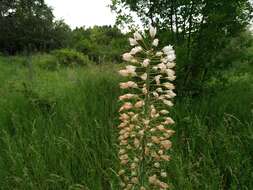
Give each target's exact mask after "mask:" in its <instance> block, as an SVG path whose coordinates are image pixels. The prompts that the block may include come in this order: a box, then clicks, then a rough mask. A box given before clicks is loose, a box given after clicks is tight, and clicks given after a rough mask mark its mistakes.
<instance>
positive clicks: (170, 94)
mask: <svg viewBox="0 0 253 190" xmlns="http://www.w3.org/2000/svg"><path fill="white" fill-rule="evenodd" d="M165 93H166V95H165V96H166V97H167V95H168V96H169V97H171V98H174V97H175V96H176V93H174V92H173V91H172V90H166V91H165Z"/></svg>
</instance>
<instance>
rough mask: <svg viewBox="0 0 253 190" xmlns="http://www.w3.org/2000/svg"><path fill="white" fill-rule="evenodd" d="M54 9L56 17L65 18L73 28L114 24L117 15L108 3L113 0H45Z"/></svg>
mask: <svg viewBox="0 0 253 190" xmlns="http://www.w3.org/2000/svg"><path fill="white" fill-rule="evenodd" d="M45 2H46V3H47V5H49V6H50V7H52V8H53V9H54V15H55V17H56V19H64V20H65V22H66V23H67V24H68V25H70V26H71V28H73V29H74V28H75V27H77V26H78V27H80V26H86V27H90V26H94V25H113V24H114V23H115V19H116V16H115V15H114V14H113V13H112V12H111V10H110V8H109V7H108V5H109V4H110V2H111V0H45Z"/></svg>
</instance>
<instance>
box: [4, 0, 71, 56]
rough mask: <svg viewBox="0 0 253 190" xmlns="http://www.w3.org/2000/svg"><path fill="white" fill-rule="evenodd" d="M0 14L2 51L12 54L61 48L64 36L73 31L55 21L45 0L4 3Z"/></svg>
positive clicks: (15, 0) (12, 0)
mask: <svg viewBox="0 0 253 190" xmlns="http://www.w3.org/2000/svg"><path fill="white" fill-rule="evenodd" d="M0 13H1V15H0V51H4V52H7V53H10V54H14V53H17V52H22V51H37V50H38V51H45V50H49V49H51V48H54V47H56V46H57V47H58V46H59V47H60V46H62V44H61V41H62V38H63V37H62V35H64V34H65V33H67V32H69V30H70V29H69V27H68V26H67V25H66V24H63V22H62V21H57V22H54V21H53V19H54V15H53V13H52V9H51V8H50V7H48V6H47V5H46V4H45V2H44V0H10V1H9V0H3V1H1V2H0ZM60 32H61V34H60Z"/></svg>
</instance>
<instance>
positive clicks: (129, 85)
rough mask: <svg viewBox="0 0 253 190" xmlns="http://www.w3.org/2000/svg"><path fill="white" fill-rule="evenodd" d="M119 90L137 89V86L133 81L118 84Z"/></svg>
mask: <svg viewBox="0 0 253 190" xmlns="http://www.w3.org/2000/svg"><path fill="white" fill-rule="evenodd" d="M120 88H122V89H127V88H138V85H137V84H136V83H135V82H133V81H128V82H122V83H120Z"/></svg>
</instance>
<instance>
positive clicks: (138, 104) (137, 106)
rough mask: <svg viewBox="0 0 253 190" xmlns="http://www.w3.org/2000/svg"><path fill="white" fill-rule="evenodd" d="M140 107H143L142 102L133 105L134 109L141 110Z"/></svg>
mask: <svg viewBox="0 0 253 190" xmlns="http://www.w3.org/2000/svg"><path fill="white" fill-rule="evenodd" d="M142 106H144V101H142V100H141V101H138V102H136V104H135V105H134V107H135V108H141V107H142Z"/></svg>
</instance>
